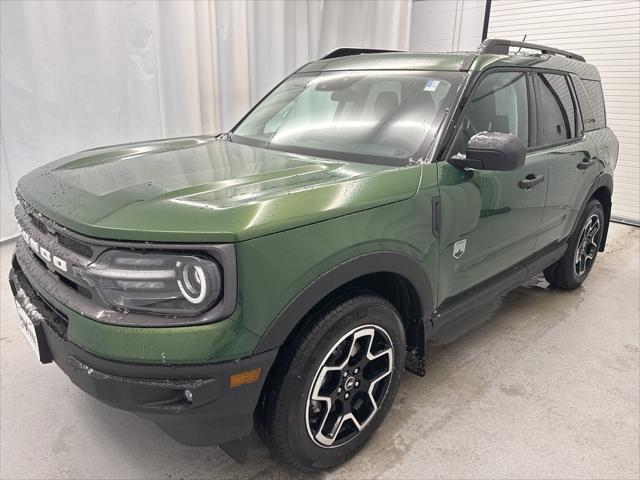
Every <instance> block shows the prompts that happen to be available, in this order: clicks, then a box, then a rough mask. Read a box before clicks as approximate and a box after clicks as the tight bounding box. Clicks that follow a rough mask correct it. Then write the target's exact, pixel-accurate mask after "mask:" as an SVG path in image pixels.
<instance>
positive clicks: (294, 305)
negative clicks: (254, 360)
mask: <svg viewBox="0 0 640 480" xmlns="http://www.w3.org/2000/svg"><path fill="white" fill-rule="evenodd" d="M371 273H394V274H397V275H400V276H401V277H403V278H404V279H405V280H407V281H408V282H409V283H410V285H411V286H412V287H413V289H414V291H415V292H416V294H417V298H418V301H419V304H420V305H419V309H420V311H421V312H427V313H430V312H431V311H432V309H433V293H432V289H431V285H430V283H429V279H428V278H427V275H426V274H425V271H424V269H423V268H422V267H421V266H420V265H419V264H418V263H417V262H416V261H415V260H414V259H413V258H411V257H409V256H408V255H405V254H402V253H398V252H393V251H384V252H373V253H368V254H364V255H360V256H358V257H355V258H352V259H351V260H348V261H346V262H344V263H342V264H340V265H338V266H336V267H334V268H332V269H331V270H329V271H328V272H325V273H324V274H322V275H321V276H320V277H318V278H317V279H316V280H315V281H314V282H312V283H311V284H309V285H307V286H306V287H305V288H304V289H303V290H302V291H301V292H300V293H299V294H298V295H296V297H295V298H294V299H293V300H292V301H291V302H289V304H288V305H287V306H286V307H285V308H284V309H283V310H282V311H281V312H280V313H279V314H278V316H277V317H276V318H275V320H274V321H273V323H271V325H270V326H269V328H268V329H267V331H266V332H265V334H264V335H263V337H262V339H261V340H260V343H259V344H258V346H257V347H256V350H255V352H254V353H255V354H258V353H261V352H265V351H267V350H271V349H274V348H277V347H279V346H280V345H281V344H282V343H283V341H284V340H285V339H286V338H287V337H288V336H289V334H290V333H291V332H292V331H293V329H294V328H295V327H296V325H297V324H298V322H299V321H300V320H301V319H302V318H304V316H305V315H306V314H307V313H308V312H309V311H310V310H311V309H312V308H313V307H314V306H315V305H317V304H318V303H319V302H320V301H321V300H322V299H323V298H325V297H326V296H327V295H328V294H329V293H330V292H332V291H334V290H336V289H337V288H339V287H340V286H342V285H345V284H347V283H349V282H350V281H352V280H355V279H357V278H360V277H362V276H364V275H367V274H371Z"/></svg>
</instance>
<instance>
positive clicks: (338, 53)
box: [320, 48, 399, 60]
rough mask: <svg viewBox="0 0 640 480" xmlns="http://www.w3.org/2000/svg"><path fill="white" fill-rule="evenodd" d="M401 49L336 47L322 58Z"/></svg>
mask: <svg viewBox="0 0 640 480" xmlns="http://www.w3.org/2000/svg"><path fill="white" fill-rule="evenodd" d="M398 51H399V50H376V49H374V48H336V49H335V50H333V51H331V52H329V53H327V54H326V55H325V56H324V57H322V58H321V59H320V60H328V59H329V58H339V57H349V56H351V55H361V54H363V53H389V52H398Z"/></svg>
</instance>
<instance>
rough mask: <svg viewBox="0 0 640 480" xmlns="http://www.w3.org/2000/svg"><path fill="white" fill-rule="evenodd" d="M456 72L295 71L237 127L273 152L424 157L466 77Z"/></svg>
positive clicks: (243, 138)
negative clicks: (296, 73) (294, 73)
mask: <svg viewBox="0 0 640 480" xmlns="http://www.w3.org/2000/svg"><path fill="white" fill-rule="evenodd" d="M462 78H463V74H461V73H457V72H418V71H348V72H343V71H340V72H323V73H313V74H300V75H292V76H291V77H289V78H288V79H286V80H285V81H284V82H283V83H282V84H281V85H279V86H278V87H277V88H276V89H275V90H274V91H273V92H271V93H270V94H269V95H268V96H267V97H265V98H264V99H263V101H262V102H261V103H260V104H258V106H257V107H256V108H255V109H254V110H253V111H252V112H251V113H250V114H249V115H248V116H247V117H246V118H245V119H244V120H243V121H242V122H241V123H240V124H239V125H238V126H237V127H236V128H235V129H234V130H233V132H232V134H231V140H232V141H234V142H237V143H244V144H248V145H254V146H260V147H265V148H270V149H273V150H281V151H285V152H293V153H301V154H306V155H315V156H324V157H328V158H337V159H345V160H354V161H360V162H366V163H383V164H391V165H404V164H407V163H408V162H410V161H411V160H417V159H418V157H421V156H424V155H425V154H426V153H427V150H428V148H429V147H430V145H431V142H432V141H433V139H434V137H435V134H436V131H437V129H438V127H439V125H440V122H441V121H442V118H443V116H444V112H445V110H446V108H447V107H448V106H449V105H450V103H451V100H452V98H453V96H454V94H455V92H456V90H457V87H458V85H459V84H460V82H461V81H462Z"/></svg>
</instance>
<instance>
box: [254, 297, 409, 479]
mask: <svg viewBox="0 0 640 480" xmlns="http://www.w3.org/2000/svg"><path fill="white" fill-rule="evenodd" d="M311 320H312V322H311V326H310V327H309V328H308V330H307V331H305V332H302V333H301V334H299V335H298V337H297V338H296V339H295V340H294V342H292V343H293V345H290V346H289V349H290V351H289V352H285V355H283V358H282V359H281V361H280V362H279V364H278V368H281V369H282V371H280V372H275V373H276V374H275V376H274V378H273V380H272V381H271V382H270V384H269V385H267V386H266V387H265V388H266V389H267V390H265V392H264V394H263V406H262V411H261V414H260V418H259V419H258V421H259V422H260V428H259V429H258V430H259V432H260V433H261V435H262V437H263V439H264V440H265V443H266V444H267V445H268V446H269V447H270V449H271V450H272V451H273V452H274V453H275V454H276V455H277V456H278V457H280V458H281V459H282V460H284V461H285V462H286V463H288V464H290V465H292V466H294V467H296V468H298V469H301V470H304V471H317V470H323V469H328V468H332V467H335V466H337V465H339V464H341V463H343V462H344V461H345V460H347V459H348V458H350V457H351V456H352V455H354V454H355V453H356V452H357V451H358V450H360V449H361V448H362V447H363V446H364V444H365V443H366V442H367V441H368V439H369V438H370V437H371V435H372V434H373V433H374V431H375V430H376V429H377V428H378V426H379V425H380V424H381V423H382V421H383V420H384V417H385V416H386V414H387V412H388V411H389V409H390V407H391V404H392V403H393V400H394V398H395V395H396V392H397V390H398V387H399V385H400V380H401V376H402V372H403V369H404V361H405V356H406V344H405V334H404V328H403V326H402V322H401V320H400V316H399V314H398V312H397V311H396V309H395V308H394V307H393V306H392V305H391V304H390V303H389V302H387V301H386V300H385V299H383V298H381V297H379V296H377V295H374V294H370V293H360V294H356V295H354V296H352V297H350V298H347V299H344V298H343V299H342V300H338V301H335V302H333V303H331V304H329V305H328V306H327V307H325V308H324V309H321V310H320V311H319V312H318V313H317V314H316V315H314V317H313V318H312V319H311Z"/></svg>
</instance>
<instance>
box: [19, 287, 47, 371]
mask: <svg viewBox="0 0 640 480" xmlns="http://www.w3.org/2000/svg"><path fill="white" fill-rule="evenodd" d="M20 293H22V295H20ZM17 297H18V298H17V299H16V309H17V311H18V324H19V327H20V331H21V332H22V334H23V335H24V337H25V338H26V340H27V342H28V343H29V345H31V348H32V349H33V351H34V352H35V353H36V356H37V357H38V360H39V361H40V362H41V363H50V362H51V355H50V353H49V348H48V346H47V341H46V338H45V335H44V331H43V324H42V322H43V321H44V317H43V316H42V314H41V313H40V312H39V311H38V310H37V308H36V307H35V306H34V305H33V304H32V303H31V301H30V300H29V298H28V297H27V296H26V294H24V291H22V290H21V291H20V292H19V293H18V295H17ZM21 299H22V300H23V301H26V302H25V303H21V302H20V300H21Z"/></svg>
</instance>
